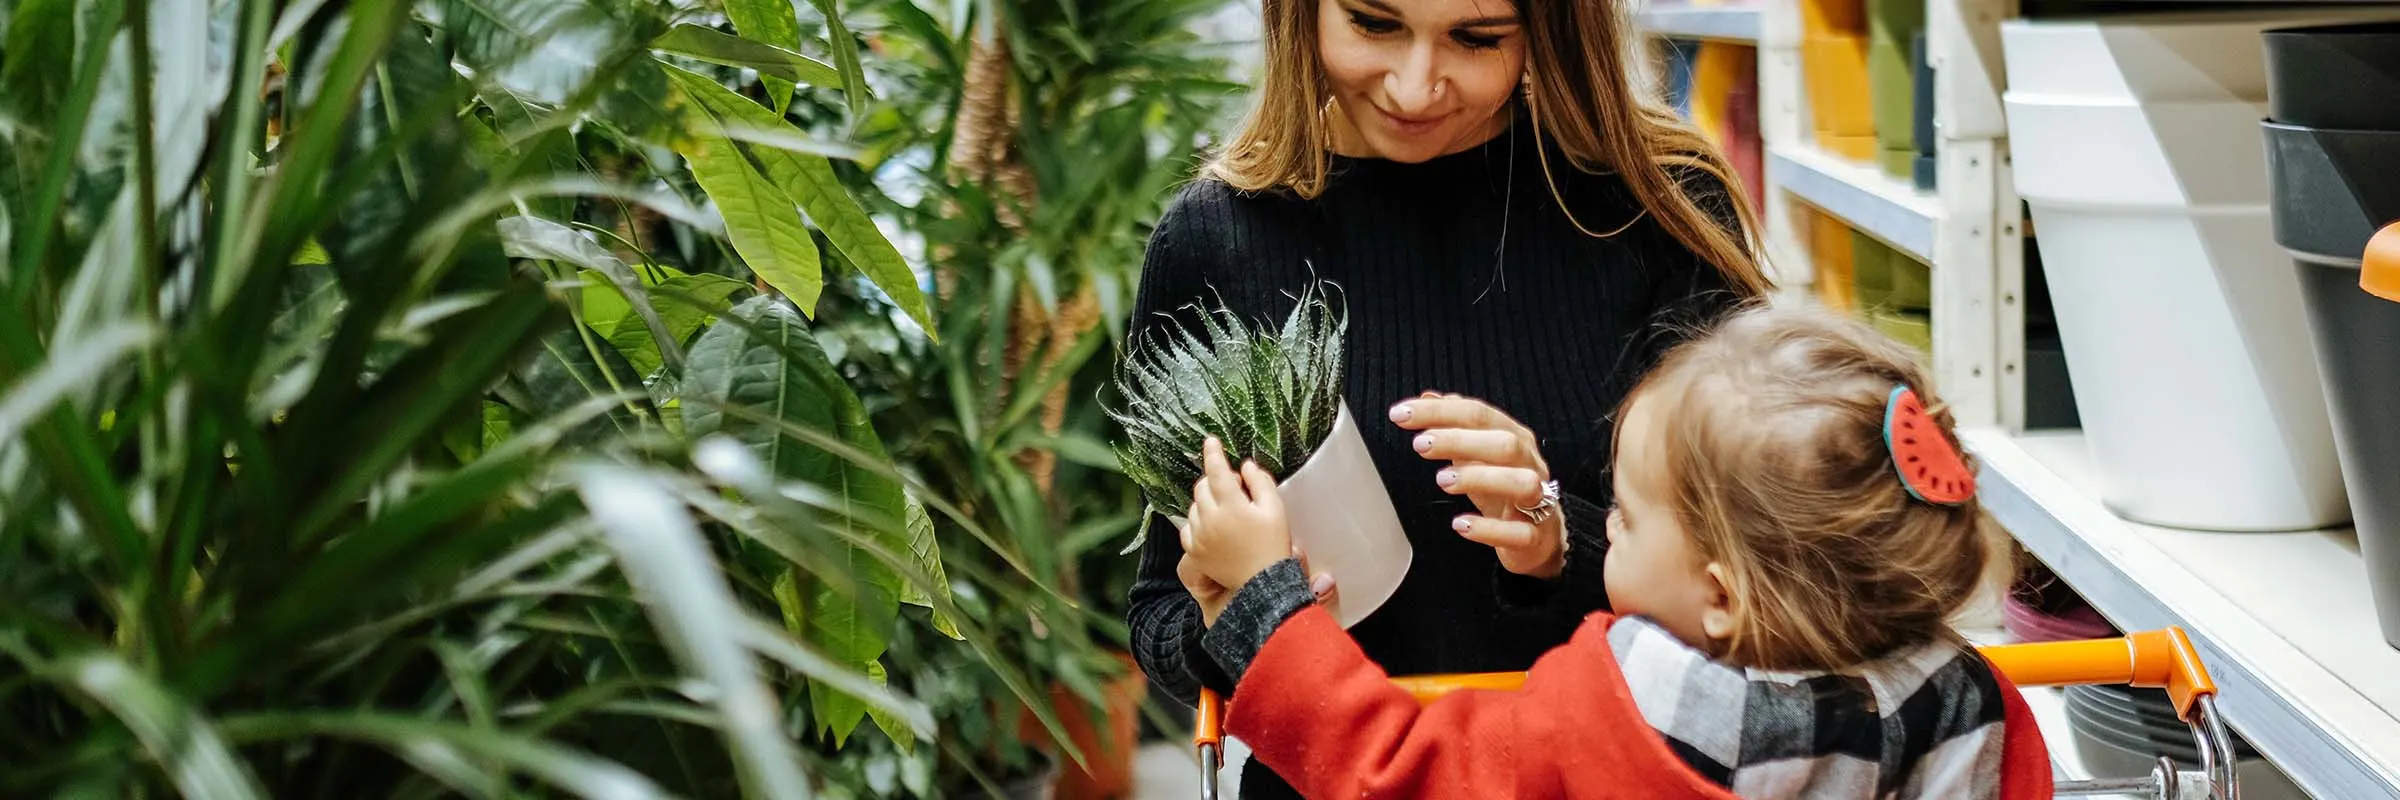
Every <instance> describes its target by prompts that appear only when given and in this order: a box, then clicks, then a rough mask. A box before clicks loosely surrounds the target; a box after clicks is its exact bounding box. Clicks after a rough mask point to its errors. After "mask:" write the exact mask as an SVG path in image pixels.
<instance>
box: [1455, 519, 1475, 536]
mask: <svg viewBox="0 0 2400 800" xmlns="http://www.w3.org/2000/svg"><path fill="white" fill-rule="evenodd" d="M1474 528H1475V521H1474V520H1471V519H1467V518H1466V517H1459V518H1458V519H1454V520H1451V521H1450V529H1451V530H1454V531H1458V532H1459V533H1466V532H1467V531H1469V530H1473V529H1474Z"/></svg>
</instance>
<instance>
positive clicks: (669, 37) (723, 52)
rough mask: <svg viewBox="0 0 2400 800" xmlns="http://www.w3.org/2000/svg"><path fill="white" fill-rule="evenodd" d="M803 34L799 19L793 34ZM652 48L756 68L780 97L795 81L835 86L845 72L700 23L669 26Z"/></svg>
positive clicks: (788, 93)
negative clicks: (777, 82) (842, 72)
mask: <svg viewBox="0 0 2400 800" xmlns="http://www.w3.org/2000/svg"><path fill="white" fill-rule="evenodd" d="M753 1H754V0H736V2H733V3H728V4H727V6H728V8H729V9H730V8H739V7H741V6H742V5H744V4H745V3H746V2H753ZM770 4H771V5H782V6H784V8H785V9H786V10H787V11H788V10H789V9H790V8H791V5H790V4H789V3H770ZM734 25H735V26H736V27H737V29H738V28H739V26H740V25H741V18H740V17H738V16H737V17H735V18H734ZM799 35H800V33H799V28H798V27H796V23H795V27H794V28H793V29H792V37H793V38H794V39H798V38H799ZM650 48H651V49H653V50H657V51H659V52H662V53H667V54H670V55H678V56H683V57H685V58H689V59H694V60H698V61H706V62H708V63H711V64H720V65H723V66H728V67H740V68H742V69H749V70H756V71H757V72H758V74H759V75H760V76H762V77H764V78H765V79H766V80H768V81H770V83H768V90H769V91H771V92H774V93H775V95H776V96H777V97H782V98H786V99H787V100H788V99H789V98H790V97H791V95H792V91H791V86H792V84H795V83H798V84H806V85H809V86H825V87H833V86H838V85H839V84H840V83H841V82H842V74H841V72H839V71H837V70H835V69H834V68H833V65H831V64H827V63H825V62H823V61H818V60H816V59H813V58H809V57H808V56H804V55H801V54H799V53H795V52H792V51H791V50H789V49H786V46H784V45H778V44H770V43H768V42H764V41H757V40H754V39H745V38H742V37H741V36H730V35H727V34H726V33H724V32H723V31H719V30H716V29H714V28H703V27H700V26H698V25H677V26H675V27H673V28H669V29H667V32H666V33H665V34H663V35H661V36H659V37H658V39H657V40H656V41H653V42H651V43H650ZM775 81H780V82H782V84H783V87H784V88H782V89H781V90H779V91H778V90H776V89H775V83H773V82H775Z"/></svg>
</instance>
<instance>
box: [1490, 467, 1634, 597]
mask: <svg viewBox="0 0 2400 800" xmlns="http://www.w3.org/2000/svg"><path fill="white" fill-rule="evenodd" d="M1558 502H1559V510H1560V511H1561V512H1562V513H1563V514H1565V516H1566V523H1567V563H1566V565H1565V566H1563V567H1561V568H1560V569H1559V573H1558V577H1556V578H1550V579H1547V580H1545V579H1542V578H1532V577H1526V576H1524V575H1519V574H1516V573H1514V572H1510V571H1508V570H1507V569H1506V568H1504V567H1498V566H1495V567H1493V568H1492V571H1493V572H1495V573H1498V576H1497V577H1496V578H1494V579H1493V583H1494V589H1495V590H1496V591H1498V593H1499V595H1500V607H1501V608H1502V609H1506V610H1509V611H1515V612H1532V611H1550V610H1556V611H1558V612H1560V613H1564V614H1569V615H1572V616H1574V617H1577V618H1581V617H1582V616H1583V615H1585V614H1588V613H1591V612H1593V611H1598V610H1600V609H1603V608H1607V607H1608V584H1607V579H1606V574H1607V573H1606V567H1607V559H1608V509H1605V508H1601V507H1600V506H1598V505H1597V504H1594V503H1593V502H1592V501H1590V500H1585V499H1583V498H1581V497H1577V496H1575V495H1572V494H1569V495H1563V496H1561V497H1560V498H1559V500H1558Z"/></svg>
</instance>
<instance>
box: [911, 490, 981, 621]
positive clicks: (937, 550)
mask: <svg viewBox="0 0 2400 800" xmlns="http://www.w3.org/2000/svg"><path fill="white" fill-rule="evenodd" d="M907 522H908V552H909V554H910V555H913V556H916V559H917V568H918V569H922V570H924V571H925V574H926V576H927V577H929V578H931V579H932V581H933V584H934V586H935V587H936V591H939V592H941V596H942V599H944V600H948V599H950V575H949V573H948V571H946V570H944V569H943V568H942V546H941V542H940V541H939V540H937V539H935V538H934V531H933V516H932V515H930V514H927V513H925V504H924V503H922V502H919V501H918V500H917V496H916V495H913V494H911V495H908V521H907ZM900 602H903V603H908V604H911V605H919V606H924V607H926V608H932V609H934V612H933V627H934V629H935V630H938V631H941V632H942V635H944V636H948V637H950V638H952V639H965V638H966V637H965V636H963V635H960V634H959V632H958V622H957V621H956V620H953V619H951V618H950V615H948V614H944V613H942V612H941V610H940V608H938V607H937V606H935V605H934V602H933V595H932V594H931V593H929V592H927V591H925V589H924V588H923V587H920V586H918V585H917V584H916V583H915V582H913V581H911V582H907V583H906V584H905V585H903V586H901V587H900Z"/></svg>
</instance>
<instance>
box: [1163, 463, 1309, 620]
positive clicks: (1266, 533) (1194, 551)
mask: <svg viewBox="0 0 2400 800" xmlns="http://www.w3.org/2000/svg"><path fill="white" fill-rule="evenodd" d="M1201 452H1202V458H1203V460H1204V464H1203V466H1202V470H1203V471H1202V475H1201V477H1200V482H1199V483H1197V484H1194V485H1193V486H1192V508H1191V512H1190V514H1189V518H1190V520H1191V522H1190V523H1189V524H1187V525H1185V526H1184V528H1183V552H1184V557H1185V558H1186V559H1187V560H1189V561H1191V562H1192V563H1193V564H1194V565H1195V566H1197V567H1198V568H1199V570H1200V572H1201V573H1202V574H1204V575H1206V576H1207V577H1208V578H1209V579H1210V580H1213V581H1216V582H1217V583H1218V584H1219V585H1222V586H1228V587H1234V588H1239V587H1240V586H1241V585H1242V584H1245V583H1249V582H1250V579H1251V578H1252V577H1254V576H1256V575H1258V573H1260V572H1264V571H1266V569H1267V568H1268V567H1271V566H1274V565H1275V562H1277V561H1282V560H1284V559H1286V558H1290V557H1292V534H1291V528H1290V523H1289V522H1288V521H1287V520H1286V518H1285V517H1284V513H1283V495H1282V493H1281V492H1280V491H1279V490H1277V489H1276V488H1275V477H1274V476H1272V475H1268V474H1267V471H1266V470H1264V469H1260V468H1259V467H1258V465H1257V464H1250V463H1245V464H1243V465H1242V469H1241V471H1240V472H1238V473H1237V472H1235V471H1234V469H1233V467H1232V466H1231V465H1230V464H1228V463H1226V461H1225V445H1224V444H1223V443H1221V442H1218V441H1217V440H1216V438H1215V437H1210V438H1209V439H1208V441H1207V442H1206V443H1205V444H1203V445H1201ZM1196 596H1197V595H1195V597H1196Z"/></svg>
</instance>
